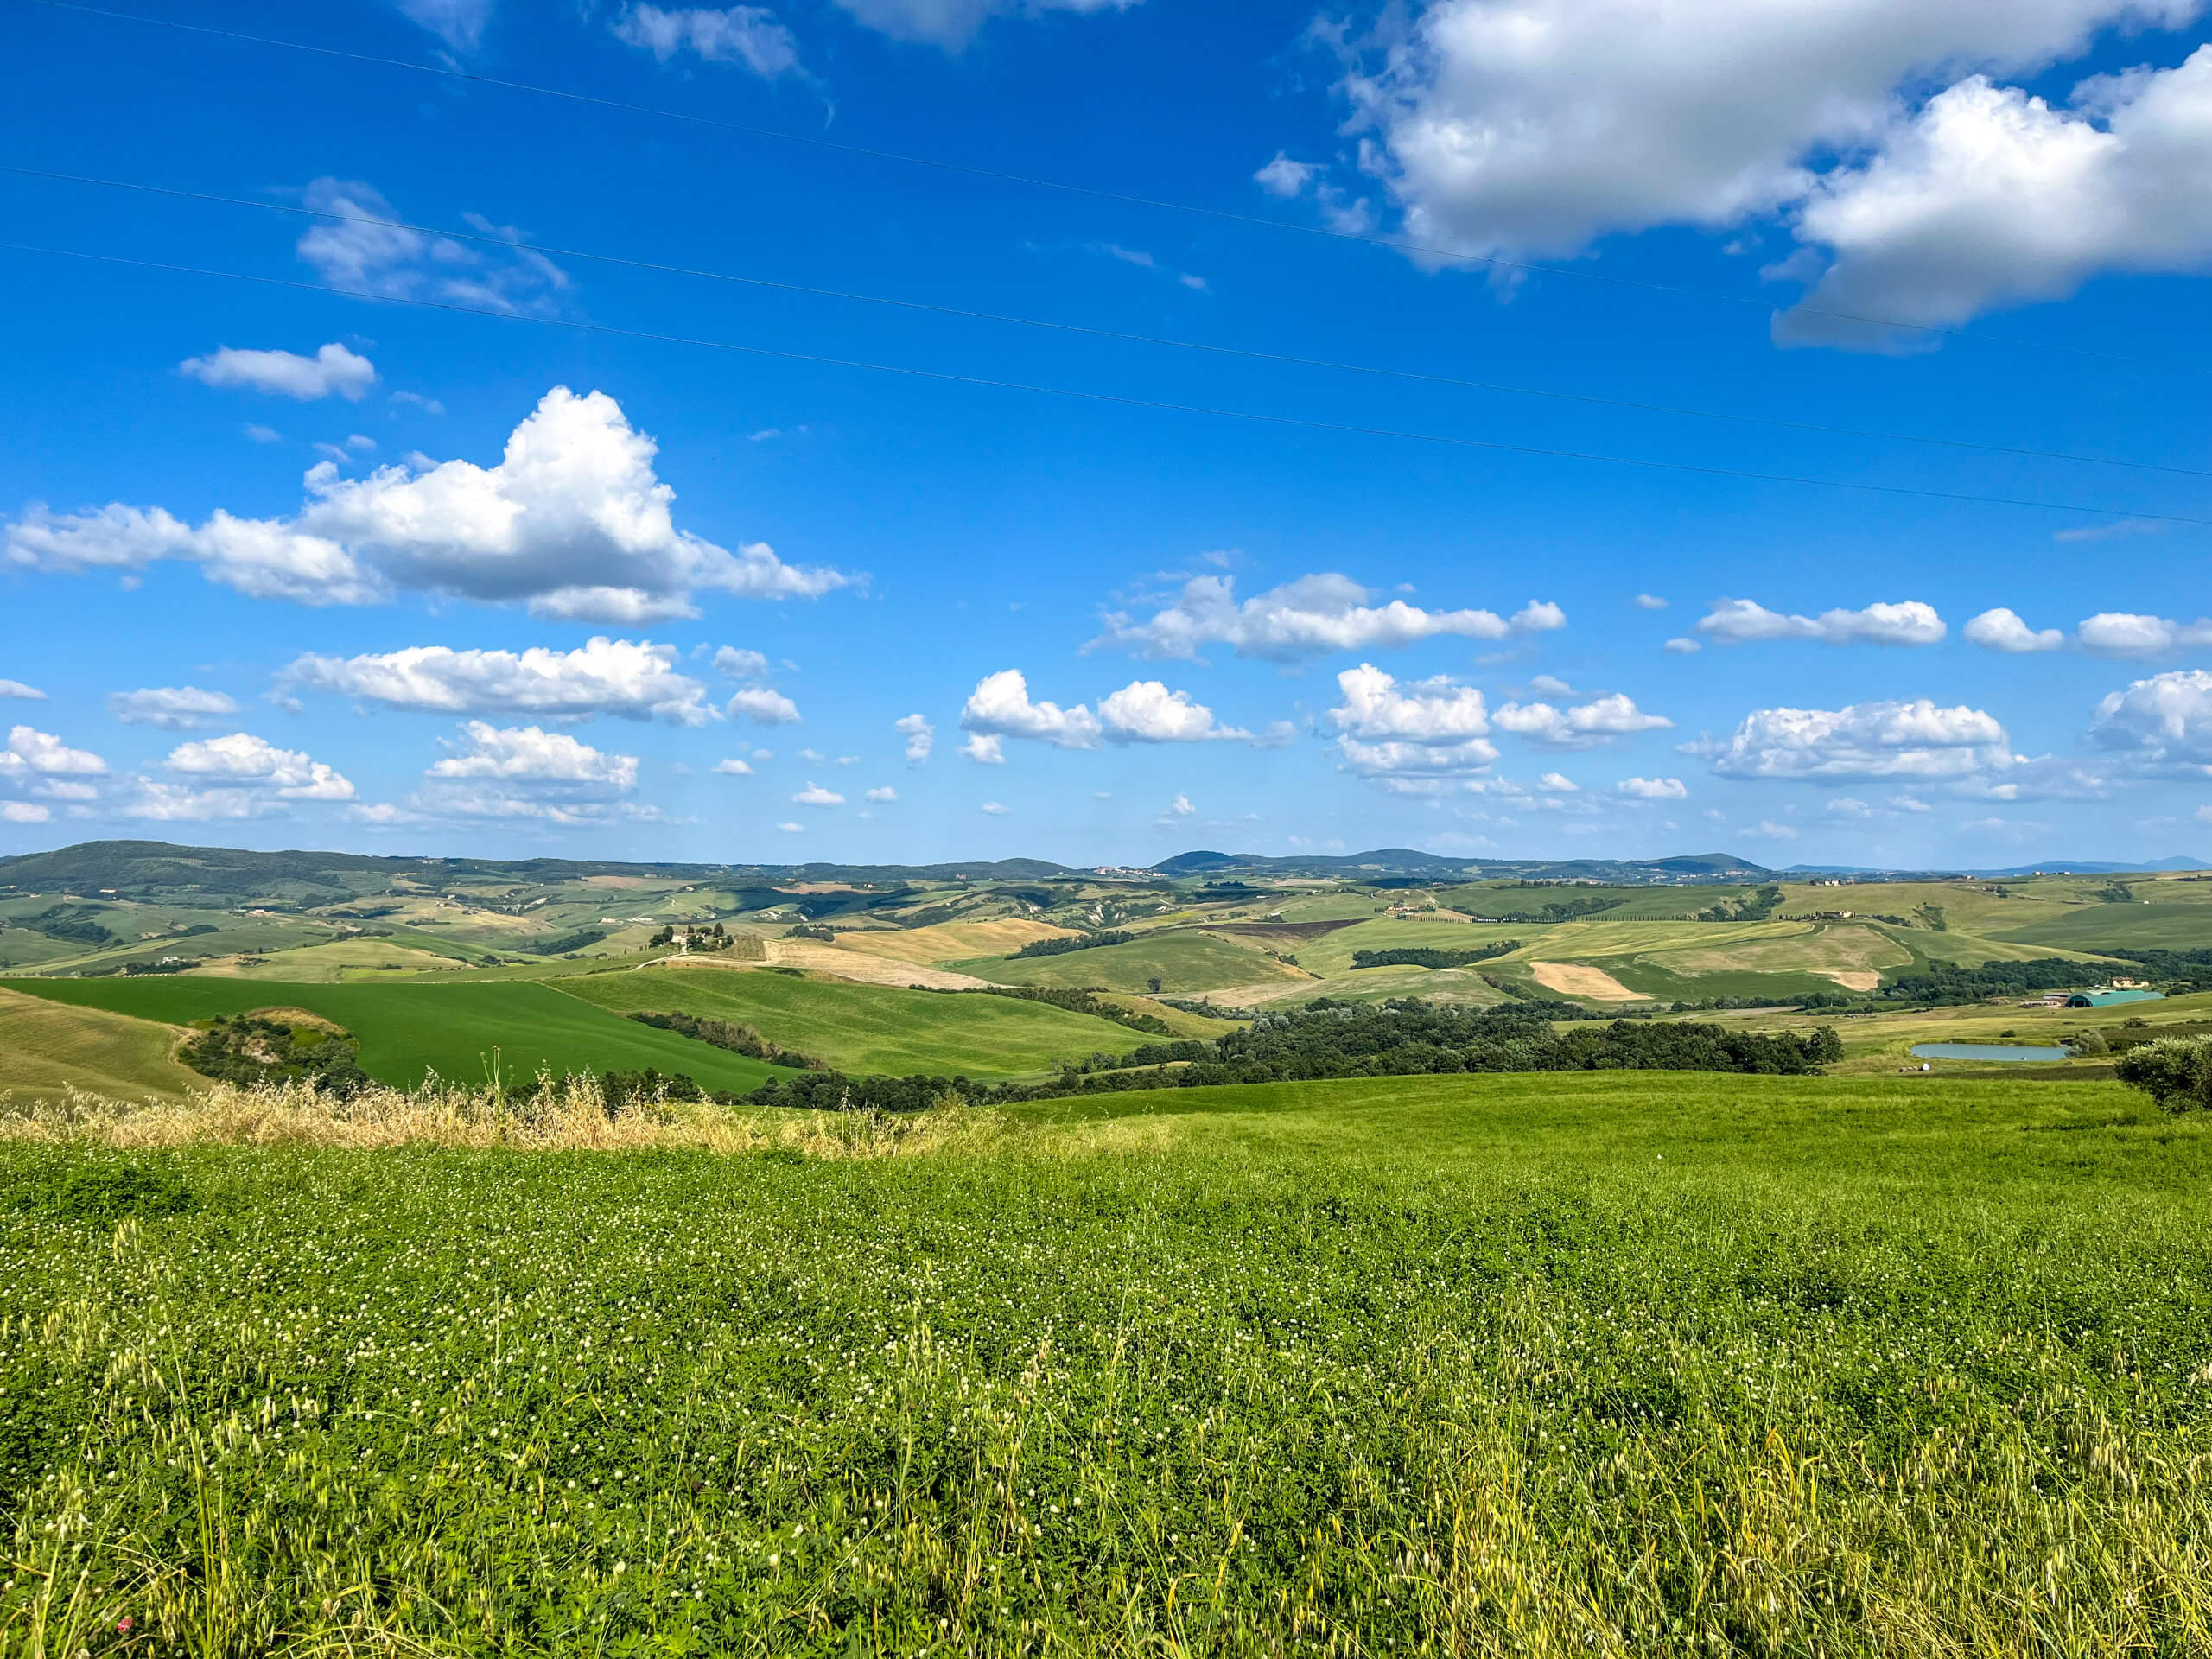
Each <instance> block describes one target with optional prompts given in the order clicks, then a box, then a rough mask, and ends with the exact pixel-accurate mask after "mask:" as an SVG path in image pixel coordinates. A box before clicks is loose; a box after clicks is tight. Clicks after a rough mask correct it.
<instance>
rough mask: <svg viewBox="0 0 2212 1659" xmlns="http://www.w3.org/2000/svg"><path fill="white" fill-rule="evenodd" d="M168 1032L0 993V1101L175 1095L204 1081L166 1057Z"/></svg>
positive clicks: (173, 1031)
mask: <svg viewBox="0 0 2212 1659" xmlns="http://www.w3.org/2000/svg"><path fill="white" fill-rule="evenodd" d="M182 1034H183V1033H181V1031H180V1030H179V1029H178V1028H177V1027H174V1026H166V1025H157V1024H156V1023H155V1022H154V1021H152V1020H134V1019H132V1018H131V1017H130V1015H128V1014H109V1013H107V1012H106V1011H105V1010H104V1009H100V1008H76V1007H67V1006H65V1005H63V1004H60V1003H56V1002H49V1001H46V1000H45V999H44V998H42V997H35V996H25V995H22V993H21V992H17V991H8V990H0V1095H10V1094H13V1095H16V1096H20V1097H21V1098H22V1099H25V1100H44V1099H49V1098H53V1097H56V1096H60V1095H63V1094H66V1093H67V1092H68V1091H69V1090H71V1089H73V1088H74V1089H83V1090H92V1091H95V1092H97V1093H100V1094H105V1095H113V1096H118V1098H121V1099H125V1100H137V1099H141V1098H143V1097H145V1096H165V1097H180V1096H182V1095H183V1094H184V1093H185V1092H186V1091H187V1090H190V1089H194V1088H205V1087H206V1086H207V1078H205V1077H201V1076H200V1074H199V1073H198V1072H196V1071H189V1070H188V1069H187V1068H186V1067H184V1066H182V1065H179V1064H178V1063H177V1062H176V1061H175V1059H174V1058H171V1051H172V1050H173V1049H174V1048H175V1046H176V1043H177V1040H178V1039H179V1038H180V1037H181V1036H182Z"/></svg>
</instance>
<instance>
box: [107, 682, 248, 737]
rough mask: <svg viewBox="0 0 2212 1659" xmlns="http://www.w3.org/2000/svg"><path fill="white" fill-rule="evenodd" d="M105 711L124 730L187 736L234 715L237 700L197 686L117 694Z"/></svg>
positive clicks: (149, 689) (175, 686) (108, 703)
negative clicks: (146, 728) (150, 728)
mask: <svg viewBox="0 0 2212 1659" xmlns="http://www.w3.org/2000/svg"><path fill="white" fill-rule="evenodd" d="M107 711H108V713H109V714H111V715H114V716H115V718H116V719H118V720H119V721H122V722H123V723H124V725H126V726H153V727H156V728H160V729H161V730H162V731H165V732H188V731H191V730H194V728H198V727H201V726H207V725H209V724H212V723H213V721H218V720H221V719H223V718H225V717H226V716H228V715H235V714H236V713H238V701H237V699H236V698H234V697H231V696H226V695H225V694H224V693H222V692H220V691H203V690H200V688H199V687H198V686H196V685H162V686H148V687H146V688H145V689H143V690H137V691H118V692H117V693H116V694H115V695H114V696H111V697H110V698H109V699H108V700H107Z"/></svg>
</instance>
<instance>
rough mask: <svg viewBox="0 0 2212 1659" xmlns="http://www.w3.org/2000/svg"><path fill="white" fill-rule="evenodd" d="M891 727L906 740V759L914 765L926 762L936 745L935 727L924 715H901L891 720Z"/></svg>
mask: <svg viewBox="0 0 2212 1659" xmlns="http://www.w3.org/2000/svg"><path fill="white" fill-rule="evenodd" d="M891 729H892V730H893V731H894V732H896V733H898V734H899V736H901V737H903V738H905V739H906V759H907V760H909V761H910V762H912V764H913V765H915V766H922V765H925V764H926V763H927V761H928V760H929V758H930V751H931V749H933V748H935V747H937V728H936V727H934V726H932V725H931V724H930V722H929V719H928V717H927V716H926V715H900V716H899V718H898V719H897V720H894V721H892V722H891Z"/></svg>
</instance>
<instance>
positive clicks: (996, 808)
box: [982, 801, 1014, 818]
mask: <svg viewBox="0 0 2212 1659" xmlns="http://www.w3.org/2000/svg"><path fill="white" fill-rule="evenodd" d="M982 810H984V811H986V812H988V813H989V814H990V815H991V816H992V817H995V818H1002V817H1006V815H1007V813H1009V812H1011V811H1013V810H1014V809H1013V808H1012V807H1010V806H1007V805H1004V804H1001V803H1000V802H997V801H985V802H984V803H983V806H982Z"/></svg>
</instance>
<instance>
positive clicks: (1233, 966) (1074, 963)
mask: <svg viewBox="0 0 2212 1659" xmlns="http://www.w3.org/2000/svg"><path fill="white" fill-rule="evenodd" d="M1291 954H1293V955H1294V956H1295V955H1298V954H1299V953H1298V952H1296V951H1293V952H1292V953H1291ZM1301 960H1302V958H1301ZM945 966H946V967H948V968H950V969H954V970H955V971H957V972H959V973H963V974H973V975H975V976H976V977H977V978H978V979H988V980H989V981H990V982H992V983H994V984H996V985H1058V986H1064V987H1076V988H1080V987H1083V986H1087V985H1095V986H1096V987H1098V988H1101V989H1102V990H1109V991H1147V990H1151V989H1154V985H1153V981H1154V980H1155V979H1156V980H1158V981H1159V982H1160V983H1159V985H1158V987H1157V988H1158V989H1160V990H1161V991H1164V992H1166V993H1168V994H1170V995H1173V994H1174V993H1177V992H1181V991H1217V990H1221V989H1223V988H1225V987H1228V986H1231V985H1258V984H1262V983H1264V982H1268V981H1269V980H1296V979H1303V978H1304V977H1306V976H1304V975H1303V974H1301V973H1300V972H1299V971H1298V969H1295V968H1286V967H1284V966H1283V965H1282V964H1281V963H1279V962H1277V961H1275V960H1274V957H1269V956H1267V955H1265V954H1263V953H1262V952H1261V951H1258V950H1252V949H1249V947H1247V946H1244V945H1242V944H1233V943H1231V942H1230V940H1228V939H1225V938H1221V937H1220V936H1219V935H1217V934H1213V933H1203V932H1200V931H1198V930H1197V929H1195V928H1179V929H1177V930H1176V931H1173V932H1160V933H1142V934H1139V935H1138V936H1137V937H1136V938H1134V939H1131V940H1130V941H1129V942H1128V944H1104V945H1100V946H1098V947H1097V948H1096V949H1095V950H1071V951H1069V952H1067V953H1066V954H1065V956H1057V957H1021V958H1019V959H1017V958H1014V957H971V958H969V959H968V960H966V961H963V962H950V963H946V964H945Z"/></svg>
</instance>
